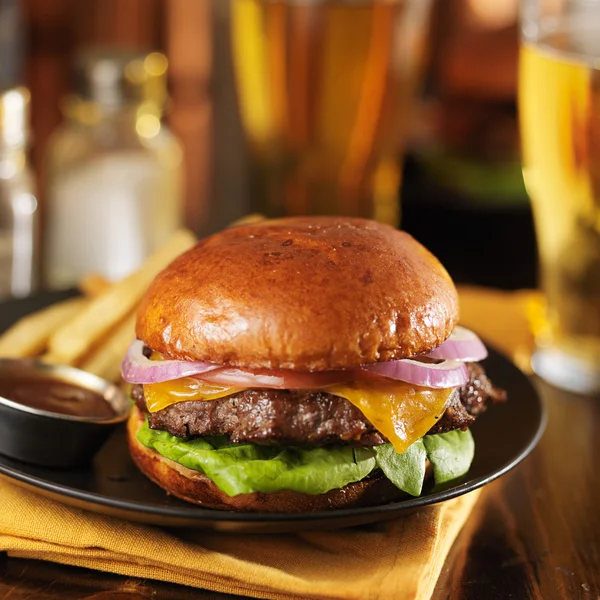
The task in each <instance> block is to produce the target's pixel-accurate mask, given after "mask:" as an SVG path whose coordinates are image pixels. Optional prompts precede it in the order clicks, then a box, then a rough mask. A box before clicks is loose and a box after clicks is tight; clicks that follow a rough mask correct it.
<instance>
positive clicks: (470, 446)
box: [423, 429, 475, 485]
mask: <svg viewBox="0 0 600 600" xmlns="http://www.w3.org/2000/svg"><path fill="white" fill-rule="evenodd" d="M423 443H424V444H425V449H426V450H427V458H428V459H429V460H430V461H431V464H432V465H433V477H434V479H435V484H436V485H441V484H442V483H447V482H448V481H452V480H453V479H457V478H458V477H461V476H462V475H464V474H465V473H466V472H467V471H468V470H469V467H470V466H471V463H472V462H473V456H474V455H475V442H474V441H473V436H472V435H471V432H470V431H469V430H468V429H467V431H461V430H460V429H459V430H457V431H448V432H447V433H439V434H436V435H426V436H425V437H424V438H423Z"/></svg>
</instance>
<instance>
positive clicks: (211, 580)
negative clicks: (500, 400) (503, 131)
mask: <svg viewBox="0 0 600 600" xmlns="http://www.w3.org/2000/svg"><path fill="white" fill-rule="evenodd" d="M532 298H533V296H531V297H530V295H528V293H518V294H504V293H501V292H492V291H488V290H477V289H473V288H469V289H465V290H463V291H462V293H461V302H462V306H463V319H462V322H463V323H464V324H465V325H467V326H470V327H473V328H475V329H476V330H477V331H478V332H480V333H481V334H482V335H483V336H484V337H486V338H487V339H488V340H489V341H491V342H492V343H495V344H497V345H498V346H500V347H501V349H503V350H504V351H505V352H506V353H507V354H510V355H514V353H515V351H516V352H517V353H519V352H523V354H525V353H528V351H529V348H530V343H531V336H530V335H529V333H528V322H527V307H528V306H529V303H530V301H532ZM478 494H479V492H474V493H471V494H468V495H466V496H462V497H460V498H457V499H455V500H452V501H449V502H445V503H443V504H440V505H436V506H432V507H428V508H425V509H422V510H419V511H417V512H414V513H411V514H408V515H406V516H403V517H399V518H397V519H395V520H393V521H388V522H384V523H378V524H373V525H370V526H365V527H360V528H356V529H349V530H342V531H316V532H304V533H296V534H293V535H291V534H290V535H283V534H279V535H275V534H270V535H265V536H259V535H240V534H235V535H234V534H230V533H229V534H225V533H211V532H202V531H199V532H195V534H194V535H195V537H194V539H193V541H189V538H188V539H184V538H183V537H181V534H180V533H178V532H176V531H174V530H168V531H167V530H161V529H158V528H153V527H150V526H145V525H140V524H136V523H129V522H126V521H121V520H118V519H115V518H110V517H105V516H102V515H98V514H94V513H90V512H87V511H84V510H80V509H77V508H71V507H68V506H65V505H63V504H60V503H58V502H55V501H53V500H50V499H47V498H45V497H43V496H41V495H39V494H37V493H34V492H31V491H28V490H26V489H23V488H21V487H18V486H16V485H15V484H14V483H12V482H11V481H9V480H6V479H2V480H0V497H1V498H2V503H3V507H2V508H3V510H2V511H0V549H1V550H6V551H8V552H9V554H10V555H11V556H18V557H23V558H36V559H42V560H50V561H54V562H59V563H66V564H70V565H77V566H82V567H88V568H92V569H98V570H102V571H109V572H112V573H121V574H125V575H128V576H133V577H146V578H152V579H160V580H164V581H170V582H174V583H181V584H186V585H190V586H196V587H201V588H205V589H209V590H214V591H217V592H223V593H233V594H240V595H248V596H251V597H257V598H275V599H280V598H282V599H283V598H285V599H293V598H315V599H338V598H343V599H353V598H356V599H360V600H366V599H368V600H384V599H388V598H389V599H394V600H403V599H408V598H411V599H416V600H421V599H426V598H429V597H430V596H431V594H432V592H433V589H434V587H435V583H436V581H437V579H438V576H439V574H440V571H441V568H442V566H443V563H444V560H445V558H446V556H447V553H448V551H449V549H450V547H451V546H452V543H453V542H454V539H455V538H456V536H457V534H458V532H459V531H460V529H461V528H462V526H463V524H464V523H465V521H466V519H467V518H468V516H469V514H470V512H471V509H472V508H473V506H474V504H475V502H476V500H477V497H478ZM186 537H187V536H186Z"/></svg>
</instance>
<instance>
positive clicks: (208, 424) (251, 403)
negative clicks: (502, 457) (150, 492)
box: [132, 363, 505, 446]
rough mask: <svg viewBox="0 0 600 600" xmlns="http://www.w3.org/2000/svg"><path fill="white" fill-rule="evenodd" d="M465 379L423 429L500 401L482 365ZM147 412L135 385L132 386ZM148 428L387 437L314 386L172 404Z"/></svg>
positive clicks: (463, 420) (461, 422)
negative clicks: (435, 417) (442, 410)
mask: <svg viewBox="0 0 600 600" xmlns="http://www.w3.org/2000/svg"><path fill="white" fill-rule="evenodd" d="M467 367H468V369H469V381H468V382H467V383H466V384H465V385H464V386H462V387H461V388H457V389H456V390H455V392H454V393H453V394H452V396H451V398H450V401H449V403H448V406H447V407H446V411H445V412H444V414H443V415H442V417H441V418H440V420H439V422H437V423H436V424H435V425H434V426H433V427H432V428H431V430H430V431H429V433H443V432H446V431H452V430H454V429H467V427H469V425H471V424H472V423H473V422H474V421H475V418H476V417H477V416H478V415H479V414H481V413H482V412H483V411H484V410H485V409H486V404H487V403H488V402H490V401H491V402H499V401H503V400H504V399H505V393H504V391H502V390H499V389H498V388H496V387H494V385H493V384H492V383H491V381H490V380H489V379H488V377H487V376H486V374H485V372H484V371H483V368H482V367H481V366H480V365H478V364H476V363H469V364H468V365H467ZM132 397H133V399H134V400H135V402H136V404H137V405H138V407H139V408H140V409H141V410H143V411H145V412H147V410H146V403H145V401H144V392H143V388H142V386H141V385H136V386H134V387H133V389H132ZM148 423H149V425H150V427H151V428H152V429H160V430H165V431H168V432H169V433H171V434H172V435H175V436H178V437H190V436H197V435H226V436H228V437H229V438H230V439H231V441H232V442H252V443H255V444H280V445H289V446H292V445H310V446H327V445H331V444H338V443H347V444H351V445H353V446H377V445H379V444H384V443H385V442H387V439H386V438H385V437H384V436H383V435H382V434H381V433H379V432H378V431H377V430H376V429H375V428H374V427H373V425H372V424H371V423H370V422H369V420H368V419H367V418H366V417H365V416H364V415H363V414H362V413H361V412H360V410H359V409H358V408H356V407H355V406H354V405H353V404H351V403H350V402H348V400H346V399H345V398H340V397H339V396H334V395H332V394H328V393H326V392H321V391H314V390H309V391H307V390H274V389H248V390H244V391H242V392H238V393H236V394H232V395H231V396H227V397H225V398H219V399H217V400H209V401H202V400H199V401H188V402H179V403H177V404H172V405H171V406H168V407H167V408H164V409H163V410H159V411H157V412H154V413H149V414H148Z"/></svg>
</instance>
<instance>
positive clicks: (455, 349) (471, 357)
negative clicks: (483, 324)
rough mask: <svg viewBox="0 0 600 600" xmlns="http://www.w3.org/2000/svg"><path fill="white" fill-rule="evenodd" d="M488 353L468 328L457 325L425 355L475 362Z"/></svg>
mask: <svg viewBox="0 0 600 600" xmlns="http://www.w3.org/2000/svg"><path fill="white" fill-rule="evenodd" d="M487 355H488V352H487V349H486V347H485V346H484V344H483V342H482V341H481V340H480V339H479V338H478V337H477V335H476V334H474V333H473V332H472V331H471V330H470V329H467V328H466V327H461V326H460V325H457V326H456V327H455V328H454V331H453V332H452V335H451V336H450V337H449V338H448V339H447V340H446V341H445V342H444V343H443V344H442V345H441V346H439V347H437V348H436V349H435V350H433V351H432V352H429V354H427V355H426V356H428V357H429V358H441V359H444V360H446V359H449V360H462V361H469V362H476V361H478V360H483V359H484V358H486V357H487Z"/></svg>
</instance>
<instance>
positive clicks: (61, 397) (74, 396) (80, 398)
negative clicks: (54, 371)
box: [0, 373, 116, 420]
mask: <svg viewBox="0 0 600 600" xmlns="http://www.w3.org/2000/svg"><path fill="white" fill-rule="evenodd" d="M0 396H2V397H4V398H6V399H7V400H12V401H13V402H18V403H19V404H23V405H24V406H30V407H31V408H35V409H38V410H45V411H48V412H52V413H58V414H61V415H71V416H74V417H85V418H87V419H98V420H106V419H112V418H114V417H115V416H116V412H115V411H114V409H113V407H112V406H111V405H110V404H109V402H107V401H106V400H105V398H104V397H103V396H102V395H100V394H98V393H97V392H94V391H93V390H88V389H86V388H83V387H80V386H78V385H74V384H72V383H68V382H66V381H61V380H60V379H55V378H53V377H45V376H34V377H32V376H31V374H28V375H27V376H25V375H23V374H20V373H15V374H5V375H3V377H1V378H0Z"/></svg>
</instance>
